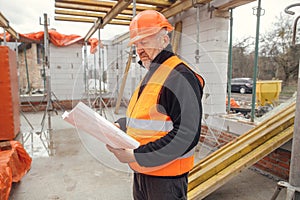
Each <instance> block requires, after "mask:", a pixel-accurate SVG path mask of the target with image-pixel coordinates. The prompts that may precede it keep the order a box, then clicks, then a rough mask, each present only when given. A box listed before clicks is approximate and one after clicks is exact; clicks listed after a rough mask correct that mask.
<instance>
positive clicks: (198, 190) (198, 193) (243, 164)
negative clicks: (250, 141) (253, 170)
mask: <svg viewBox="0 0 300 200" xmlns="http://www.w3.org/2000/svg"><path fill="white" fill-rule="evenodd" d="M293 129H294V127H293V125H291V126H290V127H288V128H287V129H285V130H284V131H282V132H280V133H279V134H278V135H276V136H274V137H273V138H271V139H269V140H267V141H266V142H265V143H263V144H262V145H260V146H259V147H257V148H256V149H254V150H253V151H251V152H249V153H248V154H247V155H245V156H244V157H242V158H240V159H239V160H237V161H236V162H235V163H233V164H231V165H230V166H228V167H227V168H225V169H224V170H222V171H220V172H219V173H217V174H215V175H214V176H213V177H211V178H210V179H208V180H206V181H205V182H203V183H202V184H200V185H198V186H197V187H195V188H194V189H193V190H190V191H189V192H188V199H191V200H192V199H203V198H204V197H206V196H207V195H209V194H210V193H212V192H213V191H215V190H216V189H218V188H219V187H221V186H222V185H224V184H225V183H226V182H227V181H228V180H230V179H231V178H232V177H234V176H235V175H237V174H239V173H240V172H241V171H242V170H244V169H246V168H248V167H249V166H251V165H253V164H254V163H256V162H257V161H259V160H260V159H262V158H263V157H265V156H266V155H268V154H269V153H271V152H272V151H274V150H275V149H277V148H279V147H280V146H281V145H283V144H285V143H286V142H287V141H289V140H290V139H291V138H292V137H293Z"/></svg>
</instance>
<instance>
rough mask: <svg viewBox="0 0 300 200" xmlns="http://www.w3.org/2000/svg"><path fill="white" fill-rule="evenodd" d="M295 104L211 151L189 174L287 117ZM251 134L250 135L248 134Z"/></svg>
mask: <svg viewBox="0 0 300 200" xmlns="http://www.w3.org/2000/svg"><path fill="white" fill-rule="evenodd" d="M295 106H296V102H293V103H292V104H290V105H288V106H287V107H285V108H283V109H282V110H281V111H280V112H279V114H277V115H276V116H275V117H274V116H271V117H269V118H268V119H266V120H265V121H264V122H262V123H261V125H259V126H257V127H255V128H254V129H251V130H249V131H248V132H247V133H245V134H243V135H241V136H240V137H238V138H236V139H235V140H233V141H231V142H229V143H227V144H226V145H224V146H223V147H222V148H221V149H219V150H218V151H215V152H213V153H212V154H210V155H209V156H207V157H205V158H204V159H202V160H201V161H199V163H197V164H196V165H195V167H194V169H193V170H192V171H191V172H190V175H191V174H193V173H194V171H198V168H199V169H201V168H202V167H204V166H205V163H209V162H212V161H213V160H216V159H218V158H220V157H222V156H223V155H224V154H226V153H228V152H230V151H232V149H234V148H235V147H236V146H238V145H239V144H241V143H245V142H247V141H248V140H249V139H250V138H251V137H253V136H254V135H256V134H259V133H260V132H262V131H263V130H265V129H266V128H268V127H269V126H270V125H272V124H274V123H277V122H278V120H280V119H282V118H285V117H287V116H288V115H290V114H291V113H294V112H295ZM250 134H252V135H250Z"/></svg>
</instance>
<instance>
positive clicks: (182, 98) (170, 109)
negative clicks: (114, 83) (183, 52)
mask: <svg viewBox="0 0 300 200" xmlns="http://www.w3.org/2000/svg"><path fill="white" fill-rule="evenodd" d="M173 55H174V53H173V52H172V47H171V45H168V46H167V48H166V49H164V50H163V51H162V52H161V53H159V54H158V55H157V56H156V58H155V59H154V60H153V62H152V63H151V66H150V69H149V71H148V72H147V74H146V75H145V77H144V79H143V82H142V84H141V87H140V89H139V95H140V94H141V92H142V91H143V89H144V87H145V85H146V84H147V82H148V81H149V79H150V78H151V76H152V75H153V73H154V72H155V71H156V69H157V68H158V67H159V66H160V64H162V63H163V62H164V61H166V60H167V59H168V58H170V57H171V56H173ZM202 94H203V90H202V86H201V84H200V82H199V80H198V79H197V78H196V76H195V74H194V73H193V72H192V71H191V70H190V69H188V68H187V67H186V66H185V65H184V64H179V65H178V66H176V67H175V69H174V70H173V71H172V72H171V73H170V75H169V76H168V78H167V80H166V81H165V83H164V85H163V87H162V90H161V91H160V95H159V96H160V97H159V100H158V104H159V105H160V106H159V109H158V110H159V111H160V112H162V113H164V114H166V115H168V116H170V118H171V120H172V122H173V129H172V130H171V131H170V132H169V133H168V134H167V135H165V136H164V137H162V138H160V139H158V140H156V141H154V142H150V143H148V144H145V145H142V146H140V147H138V148H137V149H135V150H134V155H135V158H136V160H137V162H138V163H139V165H141V166H145V167H153V166H159V165H162V164H165V163H167V162H170V161H172V160H174V159H176V158H178V157H180V156H182V155H184V154H185V153H187V152H189V151H190V150H192V149H193V148H194V147H195V146H196V145H197V143H198V141H199V138H200V131H201V117H202V103H201V98H202ZM117 122H118V123H119V124H120V126H121V129H122V130H124V131H126V125H125V123H126V120H125V118H123V119H119V120H118V121H117Z"/></svg>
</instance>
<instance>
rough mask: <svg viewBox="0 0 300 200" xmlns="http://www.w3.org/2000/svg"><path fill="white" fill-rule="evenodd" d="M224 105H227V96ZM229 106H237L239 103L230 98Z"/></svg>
mask: <svg viewBox="0 0 300 200" xmlns="http://www.w3.org/2000/svg"><path fill="white" fill-rule="evenodd" d="M226 105H228V98H226ZM230 107H231V108H239V107H240V105H239V104H238V103H237V102H236V101H235V100H234V98H230Z"/></svg>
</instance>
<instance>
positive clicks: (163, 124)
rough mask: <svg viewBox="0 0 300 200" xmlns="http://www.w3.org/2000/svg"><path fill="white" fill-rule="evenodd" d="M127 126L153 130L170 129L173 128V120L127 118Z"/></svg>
mask: <svg viewBox="0 0 300 200" xmlns="http://www.w3.org/2000/svg"><path fill="white" fill-rule="evenodd" d="M126 121H127V122H128V123H127V126H130V127H131V128H135V129H141V130H143V129H144V130H152V131H170V130H172V129H173V122H171V121H158V120H146V119H134V118H127V119H126Z"/></svg>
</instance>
